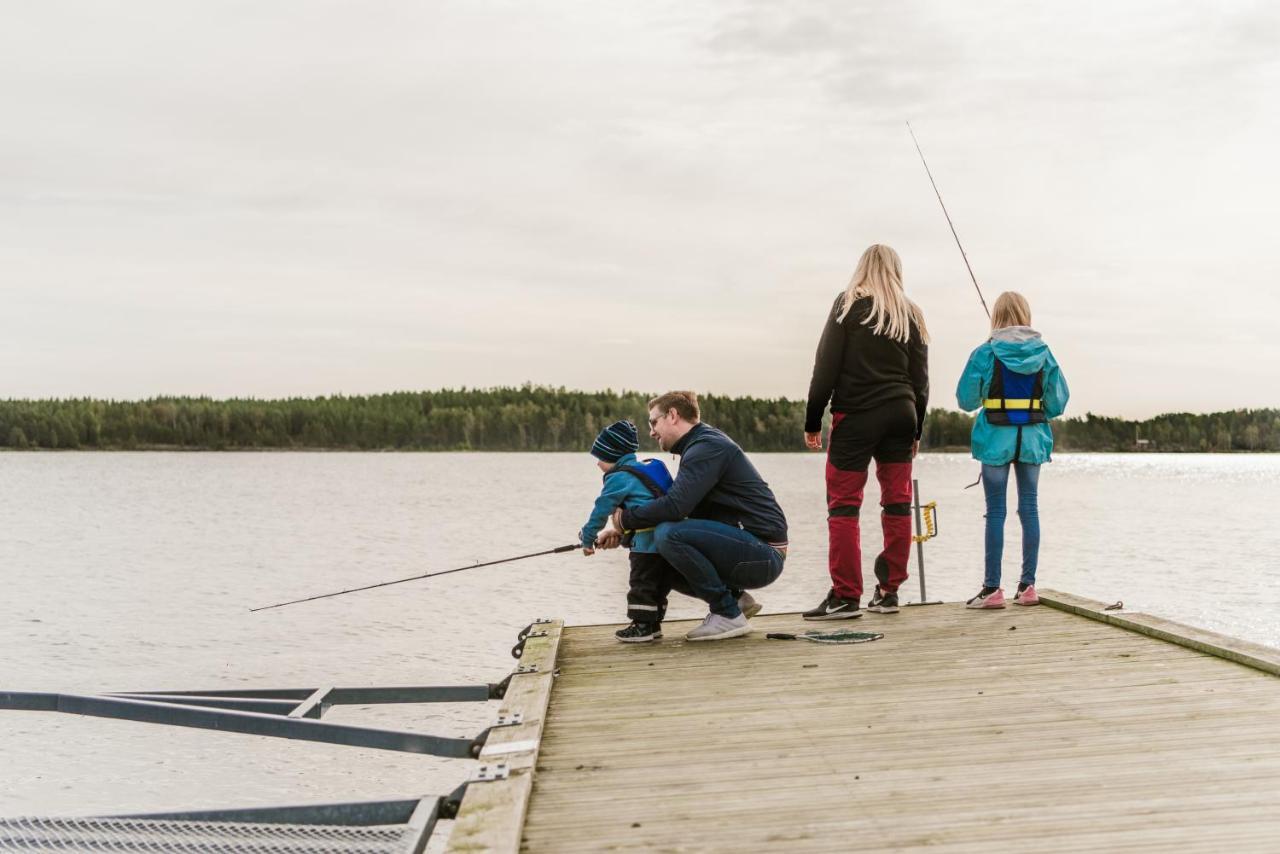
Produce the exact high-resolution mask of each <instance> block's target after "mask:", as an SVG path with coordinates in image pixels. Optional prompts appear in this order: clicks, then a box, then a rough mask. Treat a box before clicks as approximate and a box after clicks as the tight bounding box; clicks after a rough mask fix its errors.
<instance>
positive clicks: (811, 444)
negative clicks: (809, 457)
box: [804, 430, 822, 451]
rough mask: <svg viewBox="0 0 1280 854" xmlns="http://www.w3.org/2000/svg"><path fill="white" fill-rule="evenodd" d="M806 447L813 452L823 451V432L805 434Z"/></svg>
mask: <svg viewBox="0 0 1280 854" xmlns="http://www.w3.org/2000/svg"><path fill="white" fill-rule="evenodd" d="M804 446H805V447H806V448H808V449H809V450H811V451H821V450H822V431H821V430H819V431H818V432H817V433H805V434H804Z"/></svg>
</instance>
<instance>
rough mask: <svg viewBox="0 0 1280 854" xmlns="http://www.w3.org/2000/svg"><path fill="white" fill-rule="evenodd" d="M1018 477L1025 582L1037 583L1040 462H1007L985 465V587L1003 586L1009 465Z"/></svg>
mask: <svg viewBox="0 0 1280 854" xmlns="http://www.w3.org/2000/svg"><path fill="white" fill-rule="evenodd" d="M1010 466H1012V467H1013V470H1014V475H1015V478H1016V480H1017V481H1018V519H1020V520H1021V522H1022V579H1021V580H1022V583H1023V584H1035V583H1036V564H1037V563H1038V562H1039V560H1040V510H1039V508H1038V507H1037V504H1036V491H1037V485H1038V484H1039V482H1040V466H1038V465H1031V464H1029V463H1005V464H1004V465H1002V466H989V465H985V464H984V465H983V466H982V490H983V492H985V493H986V495H987V543H986V546H987V566H986V578H985V580H984V581H983V586H985V587H999V586H1000V561H1001V559H1002V558H1003V557H1004V519H1005V516H1006V515H1007V514H1008V510H1007V502H1006V501H1005V494H1006V493H1007V492H1008V489H1009V467H1010Z"/></svg>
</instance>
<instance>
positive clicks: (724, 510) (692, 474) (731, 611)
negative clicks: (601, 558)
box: [614, 391, 787, 641]
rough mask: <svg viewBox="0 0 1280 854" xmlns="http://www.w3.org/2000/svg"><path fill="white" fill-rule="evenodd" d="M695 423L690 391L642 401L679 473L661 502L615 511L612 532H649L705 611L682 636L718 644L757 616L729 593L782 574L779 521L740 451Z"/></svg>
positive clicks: (746, 601)
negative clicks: (705, 606)
mask: <svg viewBox="0 0 1280 854" xmlns="http://www.w3.org/2000/svg"><path fill="white" fill-rule="evenodd" d="M700 417H701V416H700V413H699V410H698V397H697V395H695V394H694V393H693V392H691V391H669V392H667V393H666V394H664V395H661V396H659V397H655V398H654V399H653V400H651V401H649V434H650V435H651V436H653V438H655V439H657V440H658V447H660V448H661V449H662V450H664V451H670V452H671V453H673V454H676V455H678V456H679V457H680V470H679V471H678V472H677V473H676V479H675V482H674V483H672V484H671V489H670V490H669V491H668V492H667V494H666V495H665V496H663V497H662V498H657V499H654V500H653V501H650V502H649V503H647V504H644V505H641V506H638V507H634V508H626V509H621V508H620V509H619V510H618V511H617V512H616V513H615V514H614V526H615V527H616V528H618V529H619V530H627V531H632V530H642V529H646V528H655V529H656V530H655V531H654V541H655V544H656V545H657V548H658V553H659V554H661V555H662V556H663V557H664V558H666V559H667V562H668V563H670V564H671V566H672V567H673V568H674V569H675V570H676V571H677V572H678V573H680V575H681V576H682V577H683V579H684V580H685V581H686V582H687V583H688V586H689V589H690V592H691V593H692V594H693V595H694V596H697V597H698V598H699V599H702V600H703V601H705V602H706V603H707V604H708V605H709V606H710V608H711V613H709V614H707V616H706V619H704V620H703V621H702V625H700V626H698V627H697V628H695V629H694V630H693V631H691V632H689V633H688V634H687V635H686V636H685V637H686V638H688V639H689V640H691V641H704V640H724V639H725V638H735V637H738V636H740V635H745V634H747V633H748V632H750V631H751V624H750V623H749V622H747V615H746V614H744V613H743V607H744V606H745V607H748V608H753V611H754V610H759V606H758V605H756V604H755V601H754V600H753V599H751V597H750V594H743V595H742V597H741V598H738V597H735V595H734V591H738V590H744V589H755V588H758V587H765V586H767V585H769V584H772V583H773V582H774V581H776V580H777V578H778V576H779V575H781V574H782V564H783V562H784V561H785V560H786V556H787V519H786V517H785V516H784V515H783V514H782V508H781V507H779V506H778V501H777V499H775V498H774V496H773V491H772V490H771V489H769V484H767V483H765V482H764V479H763V478H761V477H760V473H759V472H758V471H756V467H755V466H754V465H752V464H751V461H750V460H748V459H747V455H746V454H745V453H743V451H742V448H740V447H738V444H737V443H736V442H734V441H733V440H732V439H730V438H729V437H728V436H726V435H725V434H724V433H722V432H720V431H719V430H717V429H716V428H714V427H711V426H709V425H707V424H703V423H702V422H701V420H700ZM753 606H754V607H753Z"/></svg>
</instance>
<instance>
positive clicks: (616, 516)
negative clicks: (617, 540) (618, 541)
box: [609, 507, 622, 536]
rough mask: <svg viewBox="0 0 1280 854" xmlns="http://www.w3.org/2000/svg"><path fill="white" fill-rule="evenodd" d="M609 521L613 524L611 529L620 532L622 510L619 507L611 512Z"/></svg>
mask: <svg viewBox="0 0 1280 854" xmlns="http://www.w3.org/2000/svg"><path fill="white" fill-rule="evenodd" d="M609 521H610V522H612V523H613V529H614V530H615V531H621V530H622V508H621V507H619V508H618V509H617V510H614V511H613V515H612V516H610V517H609ZM618 536H622V535H621V534H619V535H618Z"/></svg>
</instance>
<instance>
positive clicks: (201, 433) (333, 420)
mask: <svg viewBox="0 0 1280 854" xmlns="http://www.w3.org/2000/svg"><path fill="white" fill-rule="evenodd" d="M651 396H652V395H649V394H642V393H640V392H629V391H624V392H613V391H602V392H583V391H570V390H566V389H563V388H549V387H545V386H535V385H524V386H521V387H518V388H491V389H467V388H460V389H456V390H453V389H444V390H441V391H423V392H394V393H390V394H376V395H368V396H333V397H317V398H291V399H288V400H254V399H234V400H213V399H211V398H204V397H160V398H154V399H151V400H142V401H114V400H94V399H71V400H6V401H0V447H3V448H7V449H32V448H43V449H77V448H79V449H103V450H150V449H191V450H247V449H263V450H283V449H333V450H366V451H375V450H413V451H582V452H585V451H586V450H587V449H588V448H590V446H591V442H592V440H593V439H594V438H595V435H596V433H597V431H599V430H600V429H601V428H602V427H604V426H605V425H607V424H609V423H610V422H612V421H614V420H616V419H619V418H628V419H630V420H632V421H634V422H635V423H636V424H638V425H640V427H641V430H640V433H641V435H642V441H641V448H642V449H643V450H648V451H653V450H655V446H654V444H653V442H652V440H650V439H649V438H648V436H647V433H648V431H647V430H645V429H644V424H643V422H644V418H645V415H646V407H645V402H646V401H647V400H648V399H649V398H650V397H651ZM699 400H700V402H701V405H702V411H703V420H704V421H706V422H708V423H710V424H713V425H715V426H716V427H719V428H720V429H722V430H724V431H725V432H727V433H728V434H729V435H730V436H732V437H733V438H734V439H736V440H737V441H738V443H739V444H741V445H742V447H743V448H745V449H746V450H748V451H802V450H804V446H803V442H802V439H801V433H802V430H803V424H804V402H803V401H795V400H787V399H784V398H778V399H763V398H754V397H724V396H719V395H713V394H708V395H704V396H700V397H699ZM972 423H973V419H972V417H971V416H969V415H966V414H964V413H961V412H954V411H950V410H946V409H931V410H930V411H929V415H928V418H927V419H926V422H925V430H924V437H923V439H922V442H921V445H922V447H923V448H924V449H925V450H960V449H964V448H967V447H968V444H969V429H970V426H971V425H972ZM1053 424H1054V435H1055V437H1056V444H1057V449H1058V450H1061V451H1135V450H1150V451H1166V452H1167V451H1174V452H1203V451H1215V452H1228V451H1235V452H1241V451H1243V452H1249V451H1280V409H1252V410H1250V409H1242V410H1236V411H1232V412H1216V413H1212V414H1189V413H1174V414H1168V415H1159V416H1156V417H1155V418H1149V419H1146V420H1144V421H1131V420H1127V419H1124V418H1106V417H1099V416H1096V415H1093V414H1091V413H1086V414H1085V415H1083V416H1079V417H1071V418H1063V419H1058V420H1055V421H1054V422H1053Z"/></svg>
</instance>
